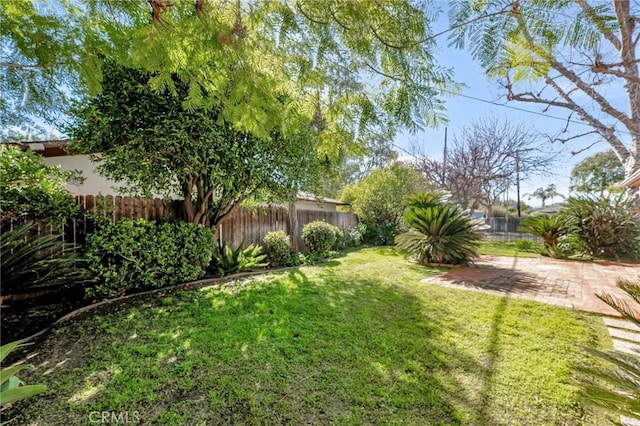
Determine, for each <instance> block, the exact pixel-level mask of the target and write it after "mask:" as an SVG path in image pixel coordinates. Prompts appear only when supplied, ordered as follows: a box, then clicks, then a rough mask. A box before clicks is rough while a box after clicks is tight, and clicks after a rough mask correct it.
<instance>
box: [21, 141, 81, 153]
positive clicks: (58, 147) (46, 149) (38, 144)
mask: <svg viewBox="0 0 640 426" xmlns="http://www.w3.org/2000/svg"><path fill="white" fill-rule="evenodd" d="M10 143H11V144H12V145H15V146H17V147H19V148H20V149H21V150H23V151H26V150H28V149H30V150H32V151H34V152H35V153H37V154H40V155H42V156H43V157H62V156H64V155H69V154H68V153H67V151H66V150H65V148H66V146H67V144H68V143H69V141H68V140H48V141H26V142H10Z"/></svg>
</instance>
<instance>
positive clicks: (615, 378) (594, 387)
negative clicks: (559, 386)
mask: <svg viewBox="0 0 640 426" xmlns="http://www.w3.org/2000/svg"><path fill="white" fill-rule="evenodd" d="M617 285H618V287H619V288H621V289H623V290H624V291H626V292H627V293H628V294H629V295H630V296H631V297H632V298H633V299H634V300H635V301H636V302H639V303H640V276H639V277H638V279H637V280H636V281H635V282H632V281H627V280H618V283H617ZM596 296H598V298H600V299H601V300H602V301H603V302H605V303H606V304H608V305H609V306H611V307H612V308H614V309H615V310H617V311H618V312H620V313H621V314H622V316H623V317H624V318H625V319H627V320H629V321H631V322H632V323H634V324H636V325H638V326H640V313H638V312H637V311H635V310H634V309H633V308H631V307H630V306H629V304H628V303H626V302H625V301H623V300H620V299H618V298H616V297H615V296H612V295H611V294H608V293H603V294H597V295H596ZM587 352H589V353H590V354H591V355H593V356H595V357H597V358H600V359H601V360H604V361H605V362H606V363H607V364H609V366H610V367H609V368H608V369H606V368H602V367H586V368H581V369H580V371H581V372H582V373H583V374H584V376H583V377H582V378H581V379H580V383H581V385H582V389H581V395H582V397H583V400H584V401H585V402H586V403H588V404H590V405H594V406H597V407H600V408H604V409H605V410H607V411H610V412H612V413H615V414H620V415H623V416H627V417H632V418H635V419H637V420H640V354H638V355H632V354H626V353H622V352H619V351H599V350H596V349H590V348H588V349H587ZM611 367H614V368H611Z"/></svg>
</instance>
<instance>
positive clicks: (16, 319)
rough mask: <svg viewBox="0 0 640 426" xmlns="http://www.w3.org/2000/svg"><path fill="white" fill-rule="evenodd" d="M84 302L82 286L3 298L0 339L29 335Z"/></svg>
mask: <svg viewBox="0 0 640 426" xmlns="http://www.w3.org/2000/svg"><path fill="white" fill-rule="evenodd" d="M88 303H90V302H88V301H87V300H86V299H85V298H84V292H83V289H82V288H75V289H65V290H63V291H60V292H57V293H53V294H47V295H43V296H39V297H34V298H29V299H23V300H11V301H7V302H5V304H6V305H3V306H2V308H1V310H0V318H1V319H2V321H0V340H1V341H2V344H6V343H9V342H13V341H15V340H19V339H24V338H25V337H29V336H32V335H33V334H35V333H37V332H39V331H41V330H43V329H44V328H46V327H49V326H50V325H51V324H53V323H54V322H55V321H57V320H58V319H59V318H61V317H63V316H64V315H66V314H68V313H69V312H72V311H74V310H76V309H78V308H81V307H82V306H86V305H87V304H88Z"/></svg>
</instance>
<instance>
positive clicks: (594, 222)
mask: <svg viewBox="0 0 640 426" xmlns="http://www.w3.org/2000/svg"><path fill="white" fill-rule="evenodd" d="M560 214H561V215H562V217H563V218H565V220H566V221H567V222H568V224H569V225H570V226H571V230H572V232H573V233H575V234H576V235H577V236H578V238H579V239H580V241H581V242H582V244H583V245H584V250H585V251H586V254H588V255H590V256H594V257H600V258H605V259H620V258H627V259H637V258H638V257H639V256H640V212H639V211H637V210H634V208H633V203H632V201H631V200H629V199H627V198H625V196H624V194H621V195H618V196H614V197H612V198H604V197H596V196H579V197H571V198H569V199H568V200H567V204H566V206H565V208H564V209H563V210H562V211H561V213H560Z"/></svg>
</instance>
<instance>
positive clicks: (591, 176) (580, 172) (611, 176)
mask: <svg viewBox="0 0 640 426" xmlns="http://www.w3.org/2000/svg"><path fill="white" fill-rule="evenodd" d="M623 180H624V168H623V167H622V165H621V164H620V161H618V158H617V157H616V154H615V153H614V152H613V151H611V150H609V151H605V152H599V153H597V154H594V155H592V156H590V157H587V158H585V159H584V160H582V161H581V162H579V163H578V164H576V165H575V167H574V168H573V169H572V170H571V190H572V191H575V192H581V193H587V194H596V193H599V194H600V195H601V196H602V195H604V192H605V191H610V190H611V186H612V185H613V184H616V183H620V182H622V181H623Z"/></svg>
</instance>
